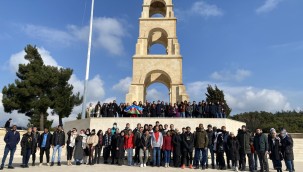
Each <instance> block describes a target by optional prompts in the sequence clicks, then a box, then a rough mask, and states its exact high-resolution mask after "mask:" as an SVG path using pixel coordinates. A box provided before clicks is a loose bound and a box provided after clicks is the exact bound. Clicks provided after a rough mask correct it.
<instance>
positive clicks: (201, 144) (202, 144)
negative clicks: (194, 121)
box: [194, 124, 208, 170]
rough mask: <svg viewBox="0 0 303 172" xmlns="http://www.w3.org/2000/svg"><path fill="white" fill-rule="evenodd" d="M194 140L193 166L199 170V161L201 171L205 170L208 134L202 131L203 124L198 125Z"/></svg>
mask: <svg viewBox="0 0 303 172" xmlns="http://www.w3.org/2000/svg"><path fill="white" fill-rule="evenodd" d="M194 136H195V140H194V146H195V162H196V163H195V164H196V169H199V160H200V159H201V166H202V169H203V170H204V169H206V159H207V157H206V150H207V146H208V134H207V132H206V131H205V130H204V127H203V124H200V125H199V127H198V128H197V129H196V133H195V135H194ZM201 153H202V158H200V155H201Z"/></svg>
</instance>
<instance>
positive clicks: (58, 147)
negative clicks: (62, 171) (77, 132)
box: [51, 125, 65, 166]
mask: <svg viewBox="0 0 303 172" xmlns="http://www.w3.org/2000/svg"><path fill="white" fill-rule="evenodd" d="M64 146H65V133H64V131H63V129H62V126H61V125H59V126H58V128H57V130H56V131H55V132H54V134H53V137H52V147H53V156H52V162H51V166H54V161H55V157H56V153H57V151H58V166H61V152H62V149H63V148H64Z"/></svg>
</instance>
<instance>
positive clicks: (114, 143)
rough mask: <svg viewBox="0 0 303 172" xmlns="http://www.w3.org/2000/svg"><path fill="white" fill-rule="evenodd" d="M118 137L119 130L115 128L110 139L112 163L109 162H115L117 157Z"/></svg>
mask: <svg viewBox="0 0 303 172" xmlns="http://www.w3.org/2000/svg"><path fill="white" fill-rule="evenodd" d="M124 135H125V132H124ZM118 137H120V130H119V129H117V130H116V131H115V134H113V135H112V140H111V154H112V155H111V156H112V163H111V164H115V159H117V157H118V156H117V155H116V153H117V149H116V147H117V141H118ZM116 164H118V160H117V162H116Z"/></svg>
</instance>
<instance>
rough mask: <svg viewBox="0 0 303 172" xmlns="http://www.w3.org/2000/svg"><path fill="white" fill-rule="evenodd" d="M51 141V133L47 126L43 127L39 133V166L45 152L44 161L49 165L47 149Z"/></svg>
mask: <svg viewBox="0 0 303 172" xmlns="http://www.w3.org/2000/svg"><path fill="white" fill-rule="evenodd" d="M51 143H52V134H51V133H49V132H48V128H45V129H44V132H43V133H42V134H41V135H40V139H39V143H38V148H39V149H40V166H42V163H43V155H44V153H45V156H46V163H47V165H49V150H50V147H51Z"/></svg>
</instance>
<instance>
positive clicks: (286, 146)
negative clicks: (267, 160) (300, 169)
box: [280, 129, 294, 172]
mask: <svg viewBox="0 0 303 172" xmlns="http://www.w3.org/2000/svg"><path fill="white" fill-rule="evenodd" d="M280 137H281V144H282V154H283V157H284V161H285V163H286V166H287V169H288V171H289V172H293V166H292V161H293V160H294V152H293V140H292V139H291V138H290V137H289V136H288V135H287V132H286V130H285V129H282V130H281V132H280Z"/></svg>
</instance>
